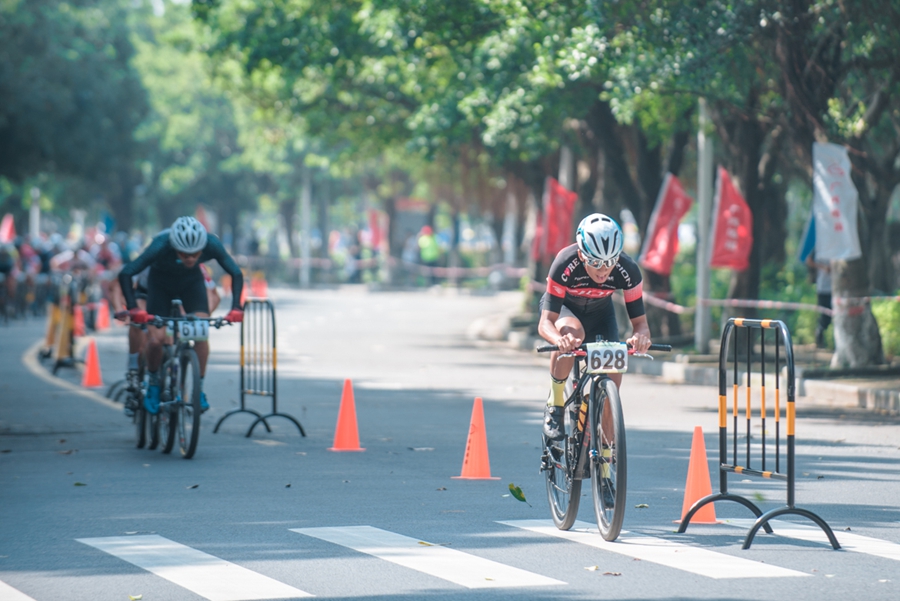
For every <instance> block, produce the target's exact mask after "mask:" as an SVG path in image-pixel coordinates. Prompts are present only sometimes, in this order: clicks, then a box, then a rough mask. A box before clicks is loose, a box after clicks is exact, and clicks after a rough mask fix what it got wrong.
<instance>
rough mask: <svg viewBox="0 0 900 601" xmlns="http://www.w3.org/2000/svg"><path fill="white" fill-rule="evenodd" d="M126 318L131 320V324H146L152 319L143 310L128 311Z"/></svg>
mask: <svg viewBox="0 0 900 601" xmlns="http://www.w3.org/2000/svg"><path fill="white" fill-rule="evenodd" d="M128 317H129V318H131V323H147V322H149V321H151V320H152V319H153V318H152V317H151V316H150V314H149V313H147V312H146V311H144V310H143V309H129V311H128Z"/></svg>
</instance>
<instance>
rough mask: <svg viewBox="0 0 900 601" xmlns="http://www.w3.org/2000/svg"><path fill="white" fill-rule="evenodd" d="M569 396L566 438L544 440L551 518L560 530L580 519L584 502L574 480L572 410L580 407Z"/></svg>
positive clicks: (544, 460) (576, 481) (578, 483)
mask: <svg viewBox="0 0 900 601" xmlns="http://www.w3.org/2000/svg"><path fill="white" fill-rule="evenodd" d="M567 393H568V391H567ZM566 396H567V397H570V398H569V402H568V403H567V404H566V410H565V412H564V415H565V418H564V421H563V424H564V430H565V434H566V435H565V438H563V439H562V440H556V441H548V440H547V439H546V438H544V456H543V457H542V462H543V465H542V466H541V469H542V470H543V472H544V477H545V478H546V482H547V498H548V500H549V501H550V516H551V517H552V518H553V523H554V524H555V525H556V527H557V528H559V529H560V530H568V529H569V528H571V527H572V525H573V524H574V523H575V519H576V518H577V517H578V505H579V503H580V502H581V480H580V479H575V477H574V474H575V467H576V466H575V462H576V461H577V449H576V441H575V438H574V435H575V420H576V419H577V417H576V416H577V414H576V413H573V411H576V410H577V408H575V407H574V405H575V399H574V397H571V396H570V395H569V394H567V395H566Z"/></svg>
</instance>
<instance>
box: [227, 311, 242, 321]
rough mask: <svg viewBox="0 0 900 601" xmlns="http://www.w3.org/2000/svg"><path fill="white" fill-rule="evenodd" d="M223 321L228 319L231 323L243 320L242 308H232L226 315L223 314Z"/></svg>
mask: <svg viewBox="0 0 900 601" xmlns="http://www.w3.org/2000/svg"><path fill="white" fill-rule="evenodd" d="M225 321H230V322H231V323H240V322H242V321H244V311H243V310H242V309H232V310H231V311H229V312H228V315H226V316H225Z"/></svg>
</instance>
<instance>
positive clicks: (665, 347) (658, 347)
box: [535, 343, 672, 353]
mask: <svg viewBox="0 0 900 601" xmlns="http://www.w3.org/2000/svg"><path fill="white" fill-rule="evenodd" d="M587 344H588V343H584V344H582V345H581V346H579V347H578V348H576V349H573V350H577V351H584V350H587ZM626 344H628V343H626ZM535 350H536V351H537V352H539V353H550V352H552V351H558V350H559V347H558V346H556V345H555V344H548V345H546V346H539V347H537V348H536V349H535ZM628 350H629V351H630V350H632V349H631V345H630V344H628ZM647 350H650V351H660V352H664V353H668V352H669V351H671V350H672V345H671V344H651V345H650V348H649V349H647Z"/></svg>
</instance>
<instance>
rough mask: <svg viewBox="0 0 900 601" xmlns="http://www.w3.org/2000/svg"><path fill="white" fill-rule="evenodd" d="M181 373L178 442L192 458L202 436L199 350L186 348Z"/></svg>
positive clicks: (182, 449)
mask: <svg viewBox="0 0 900 601" xmlns="http://www.w3.org/2000/svg"><path fill="white" fill-rule="evenodd" d="M179 360H180V363H181V373H180V374H179V382H178V384H179V386H178V388H179V394H180V397H181V402H180V403H179V404H178V405H177V407H178V410H179V413H180V414H179V416H178V444H179V445H180V447H181V455H182V456H183V457H184V458H185V459H190V458H191V457H193V456H194V453H195V452H196V451H197V440H198V439H199V438H200V414H201V413H202V410H201V409H200V394H201V393H202V390H201V388H200V359H199V358H198V357H197V352H196V351H195V350H194V349H192V348H188V349H184V350H183V351H182V352H181V357H180V358H179Z"/></svg>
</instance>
